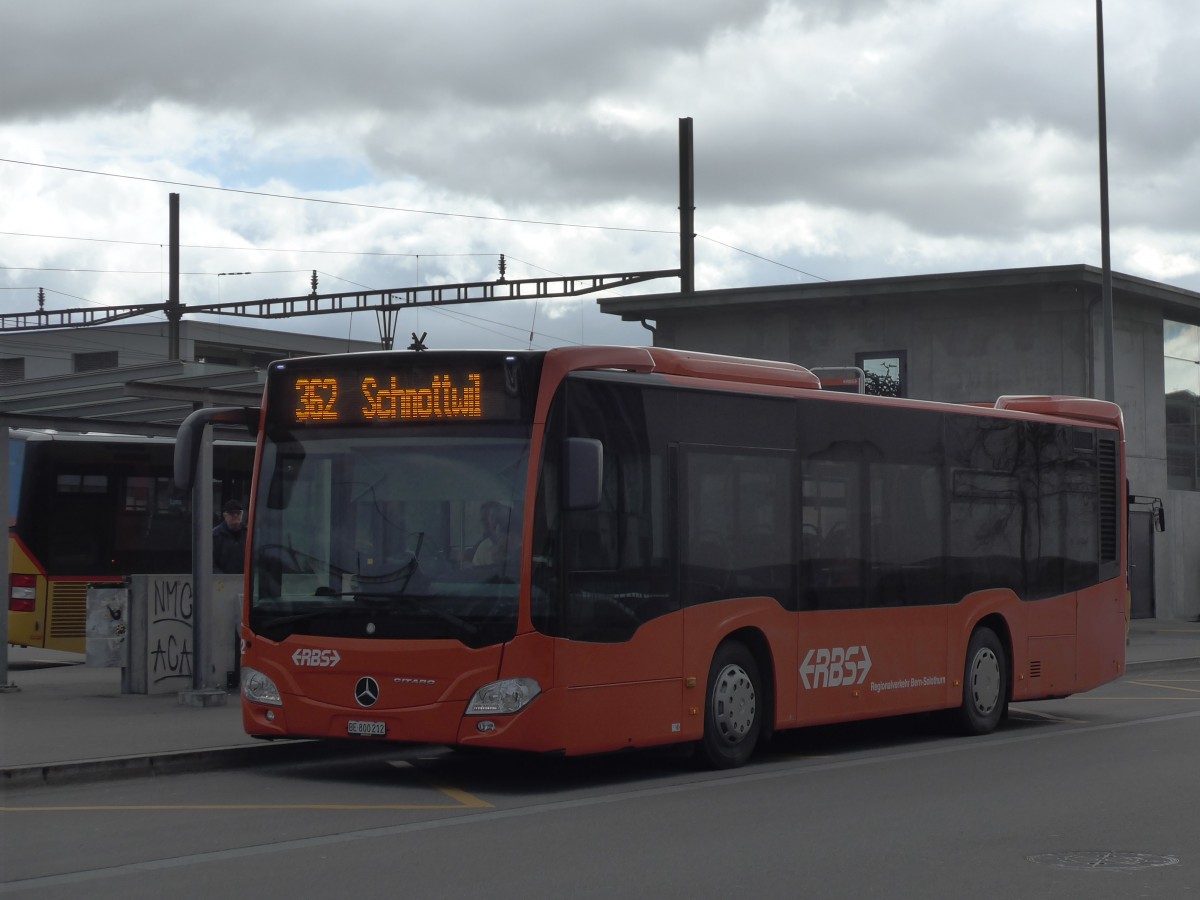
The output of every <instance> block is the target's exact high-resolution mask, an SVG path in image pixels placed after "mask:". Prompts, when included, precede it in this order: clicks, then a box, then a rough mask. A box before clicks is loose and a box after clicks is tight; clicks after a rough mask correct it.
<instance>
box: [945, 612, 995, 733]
mask: <svg viewBox="0 0 1200 900" xmlns="http://www.w3.org/2000/svg"><path fill="white" fill-rule="evenodd" d="M1007 710H1008V661H1007V659H1006V658H1005V656H1004V646H1003V644H1001V643H1000V638H999V637H997V636H996V632H994V631H992V629H990V628H978V629H976V630H975V633H974V634H973V635H971V643H970V645H969V646H968V647H967V663H966V667H965V669H964V672H963V697H962V705H961V706H960V707H959V708H958V710H957V715H956V724H957V725H958V729H959V730H960V731H961V732H962V733H963V734H988V733H990V732H992V731H994V730H995V729H996V726H997V725H999V724H1000V720H1001V719H1003V718H1004V714H1005V712H1007Z"/></svg>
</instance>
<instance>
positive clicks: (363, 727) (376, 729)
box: [346, 721, 387, 737]
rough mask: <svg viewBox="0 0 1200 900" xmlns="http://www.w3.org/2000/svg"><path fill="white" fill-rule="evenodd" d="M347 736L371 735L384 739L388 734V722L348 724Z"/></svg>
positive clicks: (351, 722)
mask: <svg viewBox="0 0 1200 900" xmlns="http://www.w3.org/2000/svg"><path fill="white" fill-rule="evenodd" d="M346 733H347V734H370V735H375V736H376V737H383V736H384V735H386V734H387V722H355V721H350V722H347V723H346Z"/></svg>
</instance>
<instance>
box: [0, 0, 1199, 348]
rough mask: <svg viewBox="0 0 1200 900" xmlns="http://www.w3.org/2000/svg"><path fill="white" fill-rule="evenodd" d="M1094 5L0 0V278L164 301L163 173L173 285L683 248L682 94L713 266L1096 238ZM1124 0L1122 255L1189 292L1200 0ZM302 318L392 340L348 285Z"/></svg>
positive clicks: (517, 331) (913, 262)
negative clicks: (174, 218)
mask: <svg viewBox="0 0 1200 900" xmlns="http://www.w3.org/2000/svg"><path fill="white" fill-rule="evenodd" d="M1095 13H1096V9H1095V2H1094V0H892V2H889V0H790V2H788V0H778V2H762V0H601V2H588V3H584V2H577V0H560V2H550V0H508V2H504V3H496V2H489V3H485V2H482V0H440V2H437V3H428V2H423V3H420V4H418V3H415V2H409V0H388V2H383V0H378V2H376V0H336V2H335V0H286V2H284V0H255V2H246V0H235V2H227V0H207V2H205V3H187V4H184V3H180V2H173V0H112V2H106V3H97V2H95V0H36V2H35V0H4V2H3V3H2V4H0V33H3V35H4V40H3V53H2V54H0V158H2V159H3V161H0V232H3V233H0V266H2V267H3V268H0V309H2V310H3V311H5V312H19V311H28V310H33V309H36V307H37V289H38V288H39V287H41V288H45V290H46V305H47V308H50V309H65V308H72V307H81V306H92V305H99V304H116V303H120V304H128V303H159V302H163V301H165V300H166V297H167V279H166V274H165V273H166V270H167V266H168V260H167V252H166V244H167V241H168V194H169V193H171V192H177V193H179V194H180V195H181V236H180V241H181V244H182V245H183V249H182V253H181V269H182V271H183V272H184V273H187V274H185V275H184V276H183V277H182V280H181V284H182V291H181V299H182V300H183V302H184V303H192V304H198V303H213V302H217V301H232V300H254V299H260V298H264V297H287V296H297V295H302V294H306V293H308V292H309V290H310V283H309V282H310V277H311V273H312V271H313V270H314V269H315V270H317V271H318V273H319V275H318V278H319V288H318V289H319V290H320V291H321V292H323V293H324V292H337V291H350V290H355V289H358V288H360V287H366V288H371V289H384V288H400V287H407V286H412V285H426V284H436V283H456V282H467V281H483V280H490V279H492V278H495V277H496V276H497V275H498V272H497V259H498V256H499V254H501V253H503V254H505V255H506V257H507V260H508V272H507V274H508V277H509V278H510V279H513V278H533V277H541V276H547V275H586V274H593V273H616V272H630V271H641V270H655V269H672V268H675V267H677V266H678V265H679V239H678V229H679V218H678V210H677V207H678V203H679V188H678V158H679V148H678V131H679V119H680V117H684V116H688V117H692V119H693V121H694V139H695V152H694V157H695V192H696V214H695V216H696V218H695V224H696V231H697V232H698V234H699V237H698V238H697V241H696V247H695V252H696V286H697V288H698V289H706V288H726V287H739V286H745V285H754V284H786V283H796V282H808V281H813V280H817V279H826V280H840V279H854V278H874V277H886V276H897V275H908V274H921V273H936V272H953V271H969V270H978V269H992V268H1009V267H1021V266H1039V265H1064V264H1074V263H1086V264H1090V265H1095V266H1099V265H1100V263H1101V250H1100V227H1099V222H1100V212H1099V210H1100V201H1099V176H1098V149H1097V148H1098V138H1097V102H1096V30H1095V27H1096V21H1095ZM1104 16H1105V23H1104V24H1105V55H1106V61H1107V75H1106V81H1107V99H1108V104H1107V108H1108V110H1107V111H1108V148H1109V184H1110V191H1111V200H1110V204H1111V221H1112V231H1111V234H1112V264H1113V268H1114V269H1115V270H1117V271H1119V272H1125V273H1129V274H1132V275H1137V276H1141V277H1144V278H1149V279H1153V280H1156V281H1161V282H1165V283H1167V284H1171V285H1175V286H1179V287H1184V288H1188V289H1190V290H1200V99H1198V98H1200V89H1198V86H1200V53H1198V52H1197V48H1198V47H1200V9H1198V8H1197V6H1196V4H1195V2H1194V0H1184V2H1181V0H1108V2H1107V3H1105V6H1104ZM97 173H98V174H97ZM114 176H127V177H114ZM265 195H270V196H265ZM322 201H336V202H322ZM234 272H238V273H241V272H249V273H252V274H238V275H233V274H227V275H220V274H218V273H234ZM678 286H679V282H678V280H676V279H665V280H660V281H657V282H651V283H650V284H649V285H647V286H645V287H643V288H640V289H638V290H642V291H654V292H659V291H664V292H666V291H674V290H677V289H678ZM222 321H224V322H226V323H228V324H251V323H247V322H244V321H242V320H234V319H231V318H230V317H223V318H222ZM268 327H280V326H277V325H275V324H269V326H268ZM281 327H284V328H289V329H295V330H298V331H319V332H321V333H325V334H336V335H342V334H345V335H347V336H349V335H353V336H354V337H357V338H361V339H368V340H374V339H377V337H378V332H377V330H376V324H375V320H374V317H373V316H371V315H367V314H361V313H360V314H358V315H357V316H355V317H354V318H353V319H352V318H351V317H350V316H337V317H321V318H318V319H295V320H289V321H287V322H285V323H284V324H283V325H282V326H281ZM413 331H415V332H417V333H418V334H420V333H421V332H428V335H429V337H428V338H427V343H428V344H429V345H430V346H431V347H436V348H443V347H451V346H468V347H478V346H504V347H526V346H533V347H548V346H554V345H558V344H566V343H579V342H591V343H594V342H619V343H649V340H650V335H649V333H648V332H646V331H644V330H643V329H642V328H641V327H640V326H637V325H634V324H630V323H622V322H620V321H618V320H617V319H616V318H615V317H612V316H603V315H601V314H600V313H599V312H598V311H597V309H596V302H595V298H594V297H586V298H584V299H582V300H580V299H569V300H558V301H551V300H543V301H541V302H540V303H539V304H537V305H536V306H535V305H534V304H533V303H532V302H526V301H505V302H498V303H491V304H472V305H469V306H454V307H446V308H442V309H437V310H432V309H423V310H420V311H414V310H407V311H405V312H404V313H402V315H401V317H400V321H399V324H398V326H397V332H398V336H399V338H403V339H405V340H407V339H408V335H409V333H410V332H413ZM531 333H532V335H531ZM0 341H2V336H0ZM398 344H399V345H400V346H403V345H404V344H403V343H402V342H401V341H400V340H399V339H398Z"/></svg>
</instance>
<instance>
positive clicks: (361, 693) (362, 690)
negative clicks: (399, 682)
mask: <svg viewBox="0 0 1200 900" xmlns="http://www.w3.org/2000/svg"><path fill="white" fill-rule="evenodd" d="M354 699H355V700H357V701H358V705H359V706H374V705H375V701H376V700H378V699H379V682H377V681H376V680H375V679H374V678H371V677H370V676H368V677H366V678H360V679H358V684H356V685H355V686H354Z"/></svg>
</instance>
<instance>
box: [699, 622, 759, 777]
mask: <svg viewBox="0 0 1200 900" xmlns="http://www.w3.org/2000/svg"><path fill="white" fill-rule="evenodd" d="M764 699H765V696H764V694H763V690H762V680H761V678H760V677H759V672H758V663H757V661H756V660H755V659H754V654H752V653H751V652H750V651H749V650H748V649H747V648H746V646H745V645H744V644H742V643H740V642H738V641H726V642H725V643H723V644H721V646H719V647H718V648H717V652H716V653H715V654H714V655H713V660H712V665H711V666H710V667H709V670H708V687H707V690H706V693H705V698H704V737H703V738H702V739H701V741H700V743H699V745H698V746H697V756H698V759H699V761H700V762H701V763H703V764H704V765H706V766H708V767H710V768H713V769H732V768H735V767H737V766H741V765H744V764H745V763H746V762H747V761H748V760H749V759H750V756H751V755H752V754H753V753H754V748H755V746H756V745H757V744H758V739H759V735H760V734H761V732H762V719H763V710H764V709H765V705H764V702H763V701H764Z"/></svg>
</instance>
